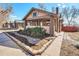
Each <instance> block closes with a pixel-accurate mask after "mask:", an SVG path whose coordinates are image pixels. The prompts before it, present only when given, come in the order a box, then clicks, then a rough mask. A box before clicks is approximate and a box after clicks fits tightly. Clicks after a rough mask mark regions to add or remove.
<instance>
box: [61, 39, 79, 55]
mask: <svg viewBox="0 0 79 59" xmlns="http://www.w3.org/2000/svg"><path fill="white" fill-rule="evenodd" d="M60 55H61V56H79V45H74V44H73V43H72V42H71V41H70V40H63V42H62V46H61V52H60Z"/></svg>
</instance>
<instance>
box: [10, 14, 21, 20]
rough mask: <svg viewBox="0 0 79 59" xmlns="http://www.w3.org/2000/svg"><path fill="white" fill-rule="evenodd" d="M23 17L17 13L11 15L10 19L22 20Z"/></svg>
mask: <svg viewBox="0 0 79 59" xmlns="http://www.w3.org/2000/svg"><path fill="white" fill-rule="evenodd" d="M20 19H21V18H20V17H18V16H16V15H10V20H12V21H14V20H20Z"/></svg>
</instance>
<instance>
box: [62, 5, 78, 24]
mask: <svg viewBox="0 0 79 59" xmlns="http://www.w3.org/2000/svg"><path fill="white" fill-rule="evenodd" d="M61 13H62V16H63V18H65V19H66V20H67V22H68V25H71V24H72V23H73V21H76V20H75V18H77V17H78V16H79V9H78V8H76V7H75V6H72V7H71V8H70V7H65V8H63V9H62V12H61Z"/></svg>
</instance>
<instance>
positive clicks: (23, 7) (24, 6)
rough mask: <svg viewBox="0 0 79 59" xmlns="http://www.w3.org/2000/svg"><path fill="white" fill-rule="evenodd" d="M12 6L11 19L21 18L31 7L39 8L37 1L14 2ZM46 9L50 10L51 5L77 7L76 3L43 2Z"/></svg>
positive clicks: (78, 5)
mask: <svg viewBox="0 0 79 59" xmlns="http://www.w3.org/2000/svg"><path fill="white" fill-rule="evenodd" d="M11 5H12V7H13V13H12V14H11V20H22V19H23V18H24V16H25V15H26V14H27V13H28V12H29V10H30V9H31V8H32V7H35V8H39V6H38V3H14V4H11ZM44 6H45V7H46V9H47V11H52V7H57V6H58V7H59V8H60V9H61V8H64V7H71V6H75V7H77V8H79V4H78V3H45V4H44Z"/></svg>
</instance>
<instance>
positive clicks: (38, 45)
mask: <svg viewBox="0 0 79 59" xmlns="http://www.w3.org/2000/svg"><path fill="white" fill-rule="evenodd" d="M8 34H10V35H12V36H13V37H15V38H16V39H18V40H19V41H21V42H22V43H24V44H26V45H28V46H30V47H31V48H33V49H36V50H38V49H40V48H42V46H43V45H44V44H46V43H47V42H48V41H49V40H48V39H43V40H40V42H38V43H37V44H31V43H29V42H28V40H27V39H26V38H24V37H20V36H17V35H15V34H14V33H11V32H8Z"/></svg>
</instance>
